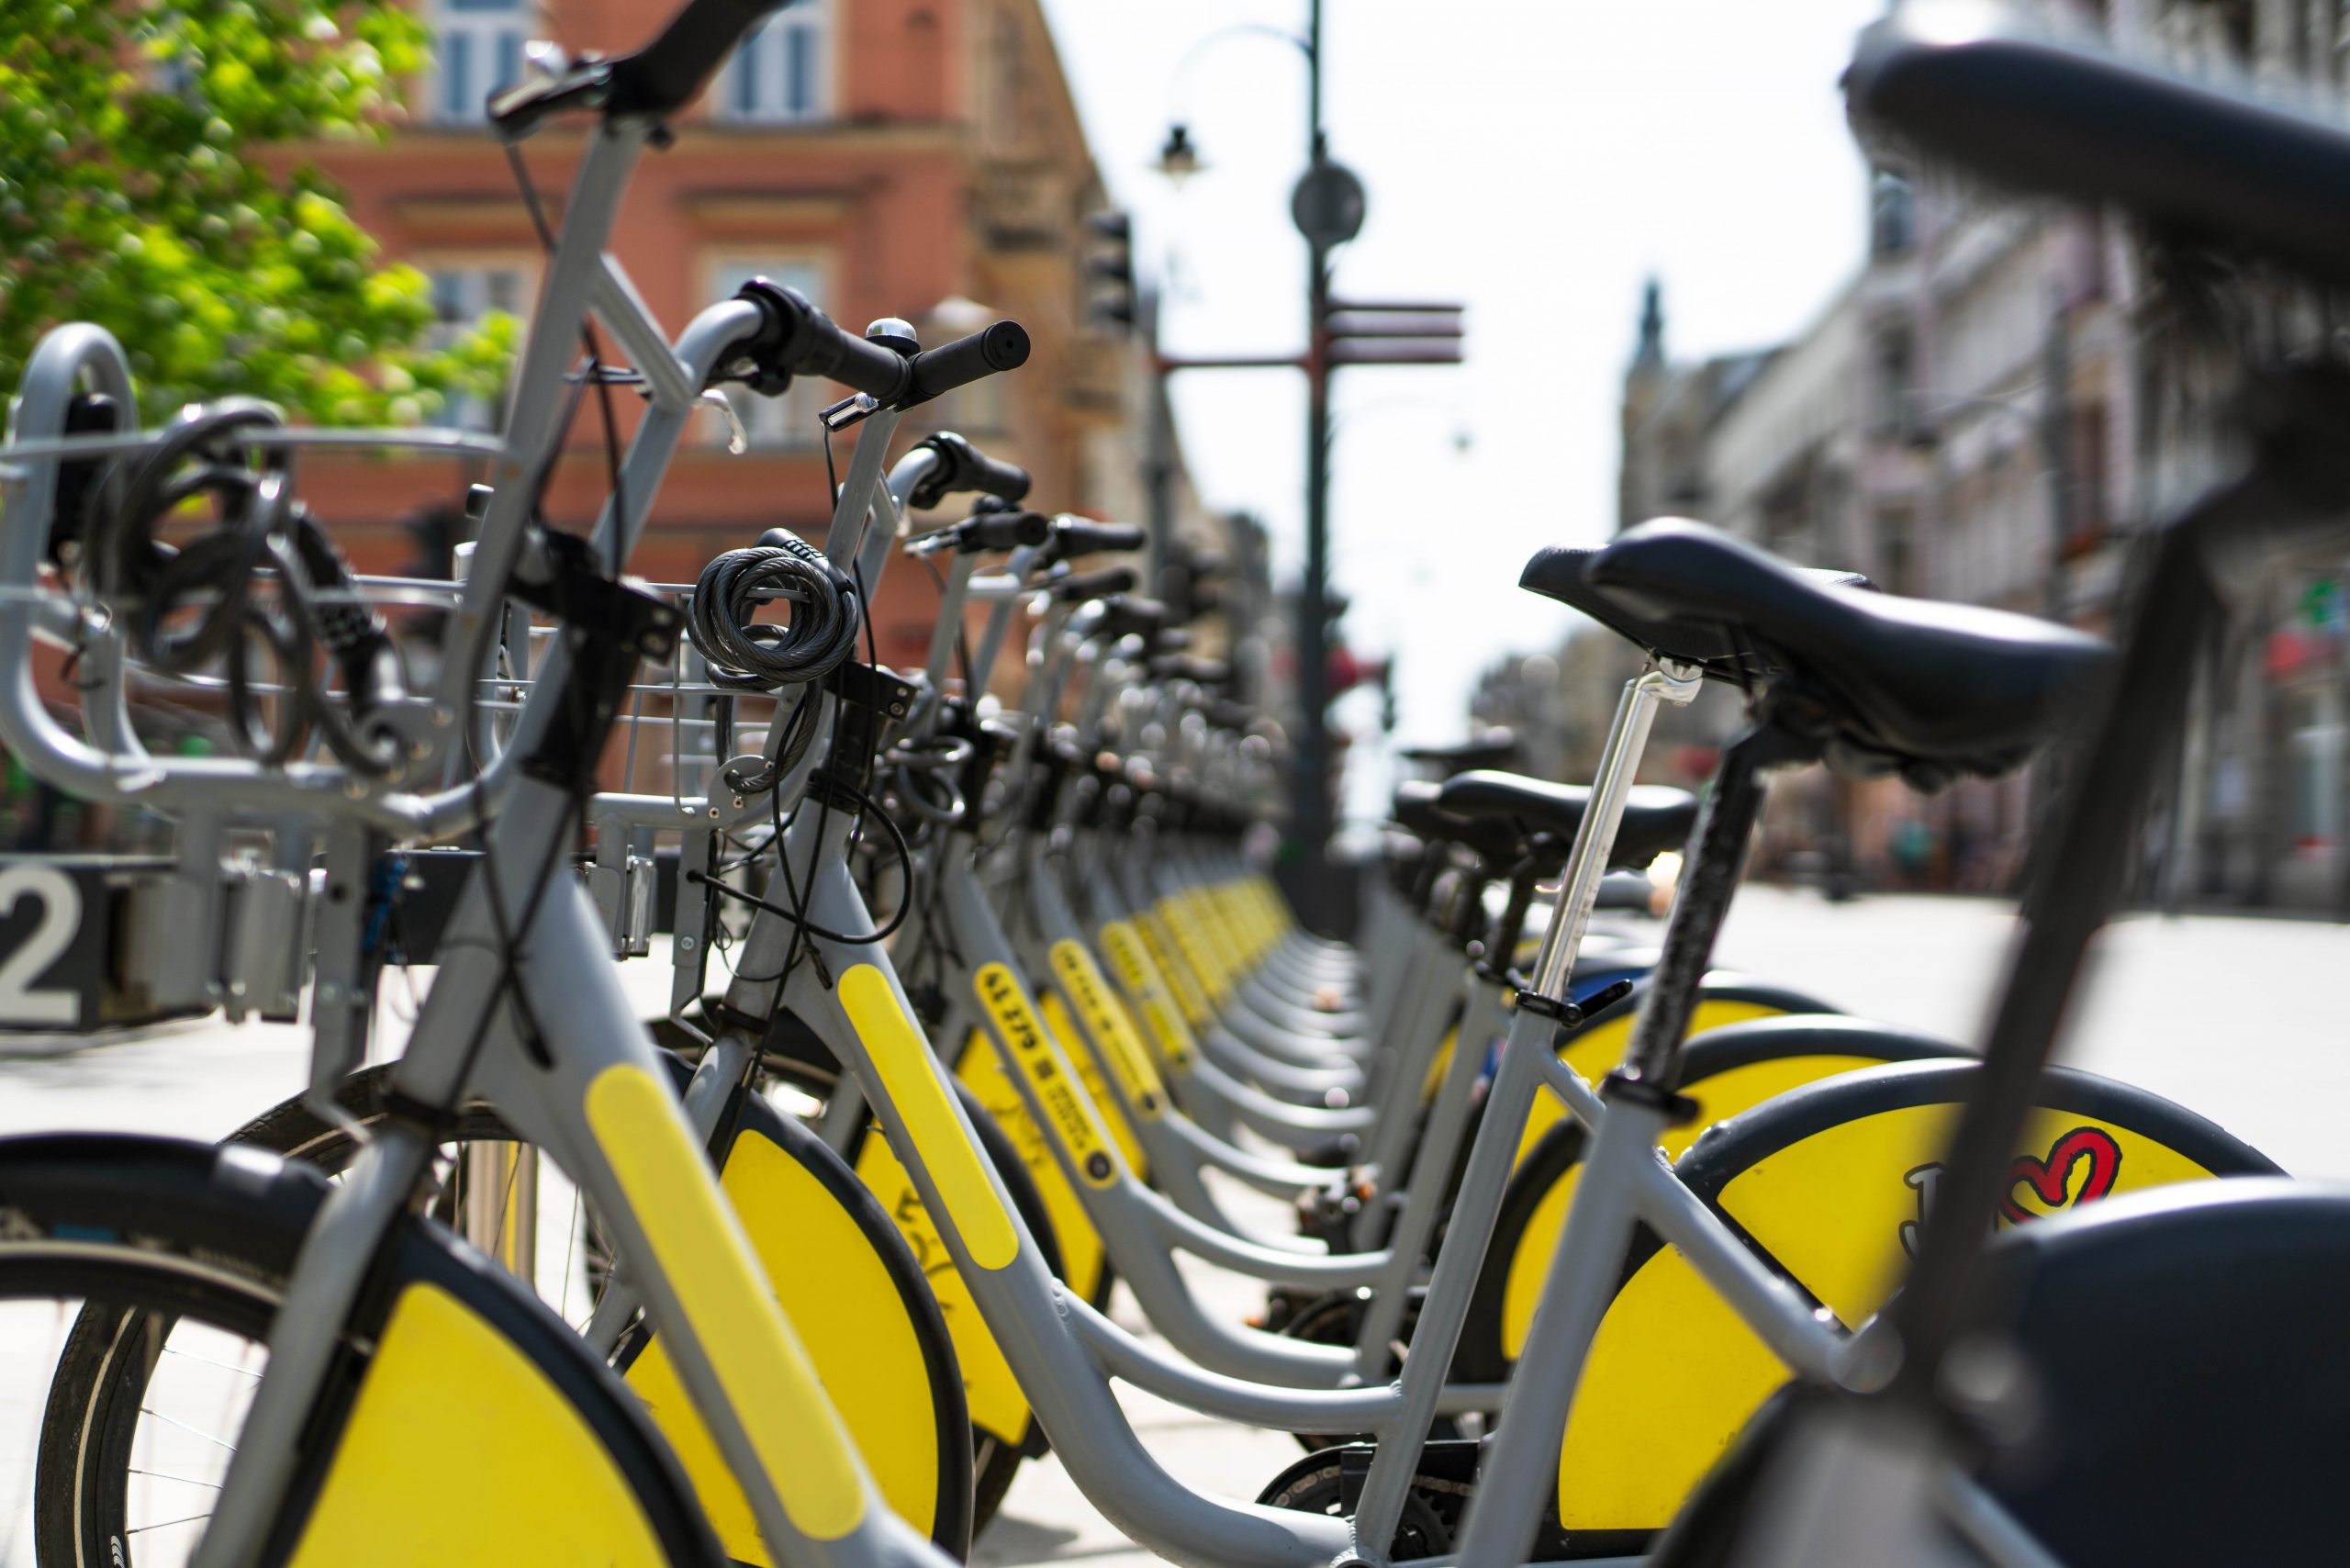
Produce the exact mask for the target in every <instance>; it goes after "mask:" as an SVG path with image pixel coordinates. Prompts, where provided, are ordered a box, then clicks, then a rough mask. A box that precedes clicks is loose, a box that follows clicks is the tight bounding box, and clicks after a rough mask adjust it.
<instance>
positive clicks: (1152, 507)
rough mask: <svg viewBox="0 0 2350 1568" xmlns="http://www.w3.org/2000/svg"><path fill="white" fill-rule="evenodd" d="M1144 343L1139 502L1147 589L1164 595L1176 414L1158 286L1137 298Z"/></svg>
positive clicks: (1171, 549) (1171, 554)
mask: <svg viewBox="0 0 2350 1568" xmlns="http://www.w3.org/2000/svg"><path fill="white" fill-rule="evenodd" d="M1136 307H1137V311H1136V314H1137V315H1138V316H1139V318H1140V324H1141V327H1142V336H1143V342H1144V343H1145V344H1146V345H1147V347H1148V349H1149V352H1150V407H1149V408H1148V409H1146V410H1145V411H1144V415H1143V419H1144V430H1143V443H1144V444H1143V465H1142V486H1143V507H1144V513H1145V516H1144V521H1145V523H1146V525H1147V527H1148V528H1149V531H1150V577H1149V582H1150V591H1151V592H1152V593H1154V594H1157V595H1160V596H1164V594H1165V593H1166V591H1167V586H1166V575H1167V568H1168V567H1169V566H1171V565H1173V564H1174V559H1175V415H1174V410H1173V409H1172V408H1171V407H1170V406H1169V400H1168V396H1167V377H1168V375H1169V366H1168V364H1167V362H1166V360H1165V359H1164V358H1163V357H1162V356H1161V355H1160V353H1159V352H1158V292H1157V290H1155V289H1154V290H1152V291H1151V292H1149V293H1147V294H1145V295H1143V297H1141V298H1140V299H1138V300H1137V301H1136Z"/></svg>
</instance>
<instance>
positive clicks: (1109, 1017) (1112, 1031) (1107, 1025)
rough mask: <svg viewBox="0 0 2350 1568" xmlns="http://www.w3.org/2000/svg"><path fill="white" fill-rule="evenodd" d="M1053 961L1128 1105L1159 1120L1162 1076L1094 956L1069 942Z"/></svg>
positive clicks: (1056, 947)
mask: <svg viewBox="0 0 2350 1568" xmlns="http://www.w3.org/2000/svg"><path fill="white" fill-rule="evenodd" d="M1051 958H1052V961H1053V973H1054V974H1055V975H1056V976H1057V977H1058V978H1059V980H1060V982H1061V989H1062V990H1063V991H1067V992H1068V993H1069V1002H1071V1004H1072V1005H1074V1006H1075V1007H1076V1009H1077V1015H1078V1016H1079V1017H1080V1018H1081V1019H1083V1020H1084V1022H1085V1028H1086V1032H1087V1033H1089V1034H1090V1035H1091V1036H1093V1040H1094V1043H1095V1044H1096V1045H1097V1046H1099V1047H1101V1049H1102V1055H1103V1056H1105V1057H1107V1058H1109V1061H1110V1072H1111V1075H1112V1076H1113V1078H1115V1079H1116V1080H1117V1081H1118V1091H1119V1092H1120V1093H1122V1094H1124V1095H1125V1099H1126V1104H1127V1105H1128V1106H1129V1107H1130V1108H1131V1109H1132V1110H1133V1111H1134V1114H1136V1116H1137V1117H1139V1118H1141V1119H1142V1120H1143V1121H1146V1122H1155V1121H1157V1120H1158V1118H1159V1117H1160V1116H1161V1115H1163V1114H1165V1113H1166V1110H1167V1092H1166V1089H1165V1087H1164V1086H1163V1085H1162V1084H1160V1082H1159V1081H1158V1069H1157V1068H1155V1067H1153V1066H1151V1065H1150V1057H1149V1055H1148V1053H1147V1052H1146V1051H1145V1050H1144V1049H1143V1045H1142V1038H1141V1036H1137V1035H1136V1033H1135V1025H1134V1021H1133V1020H1132V1019H1130V1018H1128V1017H1127V1016H1126V1010H1125V1008H1124V1007H1122V1006H1120V1005H1119V1003H1118V999H1117V998H1116V997H1114V996H1113V995H1111V994H1110V986H1109V982H1108V981H1106V980H1103V979H1102V970H1101V969H1100V968H1099V967H1097V966H1096V965H1095V964H1094V962H1093V955H1092V954H1091V953H1089V952H1087V951H1086V950H1085V947H1084V945H1083V944H1081V943H1079V942H1076V941H1073V940H1071V939H1069V937H1066V936H1064V937H1063V938H1061V939H1060V940H1059V941H1057V942H1056V943H1054V944H1053V950H1052V954H1051Z"/></svg>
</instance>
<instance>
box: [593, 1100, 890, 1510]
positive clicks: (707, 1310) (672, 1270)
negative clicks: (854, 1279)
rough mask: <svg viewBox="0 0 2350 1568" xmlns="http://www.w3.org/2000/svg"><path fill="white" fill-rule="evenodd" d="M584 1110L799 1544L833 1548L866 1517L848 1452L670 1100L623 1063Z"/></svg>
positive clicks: (859, 1473) (829, 1405)
mask: <svg viewBox="0 0 2350 1568" xmlns="http://www.w3.org/2000/svg"><path fill="white" fill-rule="evenodd" d="M585 1109H586V1112H587V1115H588V1128H589V1129H590V1130H591V1131H592V1132H593V1133H594V1134H595V1137H596V1145H597V1147H598V1148H599V1149H600V1150H601V1151H602V1153H603V1156H604V1158H605V1159H607V1160H609V1161H610V1164H611V1168H612V1173H613V1175H614V1176H615V1177H616V1178H617V1179H618V1181H619V1182H620V1186H621V1192H622V1193H626V1194H627V1197H628V1201H629V1204H630V1206H631V1207H632V1209H633V1210H634V1211H635V1212H636V1213H637V1214H639V1215H643V1216H645V1217H646V1219H647V1221H648V1223H647V1225H646V1234H648V1235H649V1236H650V1237H651V1238H652V1240H653V1257H652V1259H651V1262H652V1264H653V1266H654V1267H655V1268H657V1269H659V1270H660V1271H661V1272H662V1274H663V1275H664V1276H665V1277H666V1279H667V1280H668V1282H669V1287H670V1289H671V1290H672V1291H674V1292H675V1293H676V1294H677V1301H678V1305H680V1306H682V1307H683V1308H684V1310H685V1317H686V1326H687V1327H688V1331H689V1332H690V1333H691V1334H692V1336H693V1338H694V1341H695V1342H696V1343H697V1344H698V1345H699V1347H700V1349H701V1352H702V1354H703V1355H704V1356H705V1357H707V1358H708V1359H709V1361H710V1363H711V1369H712V1370H713V1371H714V1372H716V1373H717V1374H718V1383H719V1387H720V1388H721V1389H722V1391H723V1392H724V1394H725V1397H726V1402H727V1404H728V1405H730V1406H733V1414H734V1418H735V1419H736V1420H737V1421H739V1422H740V1423H741V1424H742V1427H743V1430H744V1434H745V1435H746V1436H747V1437H749V1439H751V1447H752V1449H753V1450H754V1451H755V1453H756V1454H757V1455H758V1460H759V1468H760V1469H761V1470H762V1471H763V1472H764V1473H766V1476H767V1481H768V1483H769V1484H771V1485H773V1486H774V1488H775V1490H776V1495H777V1496H778V1499H779V1500H780V1501H781V1502H782V1504H783V1511H784V1512H785V1513H786V1514H787V1515H789V1517H790V1519H791V1523H792V1526H793V1528H795V1529H798V1530H799V1531H800V1533H801V1534H802V1535H806V1536H809V1537H811V1538H813V1539H814V1540H840V1539H841V1538H842V1537H843V1536H845V1535H847V1534H848V1533H849V1532H850V1531H851V1530H854V1529H856V1527H857V1525H858V1524H859V1523H860V1522H861V1521H862V1520H863V1519H864V1518H865V1498H866V1489H867V1482H866V1478H865V1473H864V1472H863V1470H862V1469H861V1468H860V1467H859V1465H858V1463H857V1459H856V1449H855V1448H854V1447H853V1446H852V1445H851V1443H850V1441H849V1437H848V1433H847V1431H846V1430H845V1428H843V1426H842V1425H841V1417H840V1412H839V1411H838V1410H837V1409H835V1408H834V1405H833V1402H832V1401H831V1400H830V1399H829V1398H828V1397H826V1395H825V1394H824V1385H823V1383H822V1382H821V1381H820V1380H819V1379H818V1377H817V1376H816V1369H815V1366H814V1364H813V1363H811V1361H809V1359H808V1352H807V1349H806V1347H804V1346H803V1345H801V1344H800V1338H799V1336H798V1335H797V1334H796V1333H794V1332H793V1331H792V1327H791V1325H790V1324H789V1322H788V1321H786V1320H785V1318H784V1316H783V1311H782V1308H781V1307H779V1306H778V1305H777V1303H776V1298H775V1292H774V1290H773V1288H772V1287H770V1286H769V1285H768V1283H767V1275H766V1273H765V1272H764V1271H762V1270H761V1269H760V1268H759V1265H758V1261H757V1260H756V1259H755V1257H754V1256H753V1255H752V1252H751V1244H750V1240H749V1238H747V1237H746V1236H744V1232H743V1227H742V1224H741V1222H740V1221H739V1220H737V1219H736V1218H735V1215H734V1211H733V1209H731V1208H729V1207H727V1205H726V1202H725V1200H724V1199H723V1198H722V1197H721V1196H720V1195H719V1187H718V1177H717V1175H716V1173H715V1172H713V1171H712V1170H711V1168H710V1160H709V1158H708V1156H707V1155H705V1154H704V1153H703V1151H702V1148H701V1145H700V1143H699V1141H698V1140H697V1139H696V1138H695V1137H694V1136H693V1133H692V1131H691V1129H690V1128H688V1126H687V1125H686V1118H685V1115H684V1114H683V1113H682V1112H681V1111H680V1110H679V1109H678V1107H677V1093H676V1092H675V1091H673V1090H672V1089H670V1087H669V1086H668V1085H667V1084H666V1083H661V1082H657V1081H655V1079H654V1077H653V1075H652V1074H651V1073H649V1072H647V1071H645V1070H643V1068H641V1067H637V1066H635V1065H633V1064H631V1063H625V1062H624V1063H621V1065H619V1066H616V1067H608V1068H606V1069H605V1070H603V1071H601V1072H599V1073H598V1074H597V1075H596V1076H595V1078H594V1079H593V1080H591V1081H589V1082H588V1094H587V1101H586V1105H585ZM655 1216H657V1223H653V1221H654V1219H655Z"/></svg>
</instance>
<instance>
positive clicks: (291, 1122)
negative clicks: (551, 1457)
mask: <svg viewBox="0 0 2350 1568" xmlns="http://www.w3.org/2000/svg"><path fill="white" fill-rule="evenodd" d="M662 1059H663V1061H664V1062H665V1063H666V1066H667V1067H668V1069H669V1070H670V1071H671V1073H672V1074H673V1075H675V1078H676V1081H677V1088H678V1090H679V1091H680V1092H683V1090H684V1088H685V1085H686V1082H687V1081H688V1079H689V1078H690V1077H691V1076H692V1072H691V1070H690V1069H688V1067H686V1066H685V1064H684V1063H682V1062H680V1061H678V1060H677V1058H675V1057H673V1056H670V1055H668V1054H666V1053H664V1054H663V1058H662ZM390 1086H391V1079H390V1070H389V1069H388V1067H386V1066H382V1065H379V1066H375V1067H370V1068H364V1069H362V1070H360V1071H358V1072H356V1073H353V1075H352V1076H351V1077H349V1078H347V1079H345V1080H344V1081H343V1083H342V1085H341V1088H340V1089H339V1090H338V1091H337V1092H336V1099H337V1100H338V1102H339V1103H341V1105H342V1106H343V1108H344V1109H345V1110H347V1111H349V1112H350V1113H351V1114H352V1115H353V1117H354V1118H356V1119H357V1120H358V1121H359V1122H360V1123H362V1124H363V1125H365V1124H369V1123H373V1122H375V1121H377V1120H379V1119H381V1118H382V1117H384V1116H385V1115H386V1114H387V1111H386V1106H385V1095H386V1092H388V1090H389V1089H390ZM744 1132H755V1133H757V1134H758V1135H759V1136H760V1137H765V1138H766V1139H767V1141H768V1142H770V1143H773V1144H775V1145H777V1146H778V1147H779V1148H782V1149H783V1150H784V1151H785V1152H786V1153H788V1154H789V1155H790V1156H791V1157H792V1158H793V1159H796V1160H798V1161H799V1163H800V1165H801V1167H802V1168H804V1169H806V1170H808V1171H810V1172H811V1174H813V1175H814V1176H815V1177H816V1179H817V1180H818V1181H819V1182H821V1183H822V1185H823V1187H824V1189H825V1191H826V1192H827V1193H829V1194H830V1195H831V1196H832V1197H833V1199H834V1201H835V1202H837V1203H839V1204H841V1206H842V1207H843V1208H844V1209H845V1210H846V1211H847V1212H848V1213H849V1215H851V1216H852V1217H853V1218H854V1219H855V1220H856V1225H857V1228H858V1229H859V1230H860V1231H861V1232H862V1233H863V1234H864V1237H865V1239H866V1241H867V1243H868V1244H870V1245H871V1246H872V1248H873V1249H874V1252H875V1255H876V1256H877V1257H878V1258H879V1259H880V1260H881V1262H882V1265H883V1266H884V1268H886V1269H887V1270H888V1271H889V1274H890V1281H891V1282H892V1283H893V1284H894V1285H895V1286H896V1287H897V1293H898V1296H899V1299H900V1301H901V1302H902V1303H903V1304H904V1306H905V1310H906V1314H907V1316H908V1317H909V1319H910V1320H911V1321H912V1326H913V1329H914V1334H915V1337H916V1338H917V1340H918V1341H919V1342H920V1344H921V1347H922V1353H923V1363H924V1366H925V1369H926V1370H927V1372H928V1373H929V1380H930V1386H931V1398H932V1406H933V1408H934V1410H935V1411H936V1413H937V1417H938V1423H939V1427H938V1454H939V1475H938V1494H937V1496H938V1502H937V1512H936V1516H935V1517H934V1519H933V1521H932V1526H931V1540H933V1541H934V1543H935V1544H936V1545H937V1546H938V1547H939V1548H940V1550H942V1551H946V1552H948V1553H951V1554H952V1555H953V1556H954V1557H956V1558H957V1560H958V1561H959V1560H962V1559H965V1558H968V1556H969V1555H970V1550H971V1540H972V1538H973V1535H974V1527H973V1524H972V1519H973V1512H972V1497H973V1495H974V1481H975V1473H974V1471H973V1470H972V1468H971V1467H970V1466H969V1465H968V1463H966V1462H963V1461H964V1454H965V1447H964V1444H965V1438H964V1435H963V1434H964V1432H965V1430H966V1429H967V1428H969V1414H968V1410H967V1409H966V1408H965V1407H964V1404H963V1379H962V1373H961V1372H960V1371H959V1369H958V1368H957V1365H956V1361H955V1347H954V1342H953V1340H952V1339H951V1338H949V1337H948V1335H947V1332H946V1318H945V1317H943V1316H940V1314H939V1310H938V1303H937V1300H936V1298H935V1297H934V1296H933V1295H932V1294H931V1291H930V1287H929V1286H928V1285H927V1284H925V1283H924V1282H923V1278H922V1271H921V1269H920V1268H919V1267H917V1266H916V1264H915V1262H914V1259H913V1255H912V1253H911V1252H909V1251H908V1250H907V1249H906V1244H905V1239H904V1238H902V1237H901V1236H900V1235H899V1234H898V1229H897V1227H896V1226H894V1225H892V1224H891V1223H890V1217H889V1215H886V1214H884V1213H883V1212H882V1210H881V1205H880V1204H878V1203H877V1202H876V1201H875V1200H874V1198H873V1195H872V1193H869V1192H867V1190H866V1188H865V1185H864V1183H863V1182H859V1181H858V1180H857V1179H856V1172H855V1171H853V1170H850V1169H849V1168H848V1167H847V1165H845V1163H844V1162H843V1161H842V1160H841V1159H840V1157H839V1156H838V1155H836V1154H834V1152H833V1151H832V1150H831V1149H829V1148H825V1147H824V1145H823V1142H822V1140H821V1139H820V1138H818V1137H816V1136H815V1134H814V1133H812V1132H811V1131H810V1130H809V1129H808V1128H806V1127H804V1126H800V1124H799V1123H797V1122H794V1121H791V1120H790V1119H789V1118H787V1117H785V1116H782V1115H780V1114H778V1113H777V1112H776V1110H775V1109H774V1107H772V1106H770V1105H768V1104H767V1103H766V1102H765V1101H764V1100H760V1099H757V1098H755V1097H754V1098H753V1099H752V1100H750V1101H749V1102H748V1103H746V1104H745V1105H744V1110H743V1114H742V1117H741V1118H740V1121H739V1123H738V1125H737V1128H736V1133H737V1136H738V1137H739V1136H740V1135H741V1134H742V1133H744ZM451 1137H452V1138H453V1139H454V1140H456V1141H481V1142H512V1141H514V1134H513V1132H512V1130H511V1129H509V1127H508V1126H506V1124H505V1122H504V1121H503V1120H502V1119H501V1118H500V1117H499V1116H498V1113H497V1112H495V1111H493V1110H492V1109H490V1108H489V1107H488V1106H487V1105H483V1104H474V1105H469V1106H467V1107H466V1108H465V1109H464V1113H463V1114H461V1116H460V1117H459V1120H458V1124H457V1126H456V1128H455V1129H454V1130H453V1133H452V1134H451ZM228 1141H229V1142H232V1143H245V1144H252V1145H255V1146H258V1147H260V1148H267V1149H270V1150H272V1151H273V1152H274V1153H277V1154H281V1155H284V1156H285V1157H287V1158H289V1159H300V1160H303V1161H305V1162H306V1163H308V1164H311V1165H314V1166H316V1167H318V1168H319V1170H323V1171H325V1172H326V1173H327V1174H329V1175H334V1174H336V1173H338V1172H340V1171H341V1170H343V1168H344V1167H345V1166H346V1165H347V1164H348V1163H349V1162H350V1160H351V1159H352V1158H353V1156H354V1155H355V1154H356V1153H357V1152H358V1146H357V1145H356V1144H354V1143H353V1141H352V1139H351V1137H350V1135H349V1134H348V1133H346V1132H344V1131H343V1130H342V1129H341V1128H339V1127H336V1126H330V1124H328V1123H326V1122H324V1121H322V1120H320V1119H319V1116H318V1115H317V1114H314V1113H313V1112H311V1111H310V1110H309V1109H308V1107H307V1106H306V1105H304V1104H303V1103H302V1101H301V1099H300V1098H299V1097H298V1096H297V1097H296V1098H294V1099H290V1100H285V1101H282V1102H280V1103H277V1104H276V1105H274V1106H272V1107H270V1109H268V1110H267V1111H264V1112H263V1113H262V1114H260V1115H258V1116H255V1117H254V1118H253V1119H252V1121H250V1122H247V1123H246V1124H245V1125H244V1126H241V1127H240V1128H238V1129H237V1130H236V1131H235V1132H234V1133H231V1134H230V1135H229V1140H228ZM454 1185H455V1184H454V1183H451V1184H450V1188H449V1191H451V1192H453V1191H454ZM445 1200H446V1193H444V1202H445ZM442 1217H445V1216H442ZM588 1227H589V1231H590V1240H591V1246H590V1247H589V1249H588V1260H589V1261H588V1267H589V1271H590V1273H591V1276H592V1275H593V1274H594V1273H595V1271H596V1269H597V1264H596V1255H597V1248H596V1247H595V1246H594V1245H593V1244H592V1243H593V1232H594V1224H593V1216H592V1215H590V1216H588ZM647 1338H648V1337H647V1336H644V1335H643V1334H641V1333H637V1332H632V1334H631V1335H630V1337H629V1338H628V1339H627V1340H626V1341H624V1342H623V1344H622V1346H621V1351H620V1355H619V1364H621V1366H625V1365H626V1364H627V1363H628V1361H630V1360H631V1359H632V1358H633V1356H634V1355H636V1354H637V1353H639V1352H641V1351H642V1350H643V1346H644V1343H645V1342H646V1339H647Z"/></svg>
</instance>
